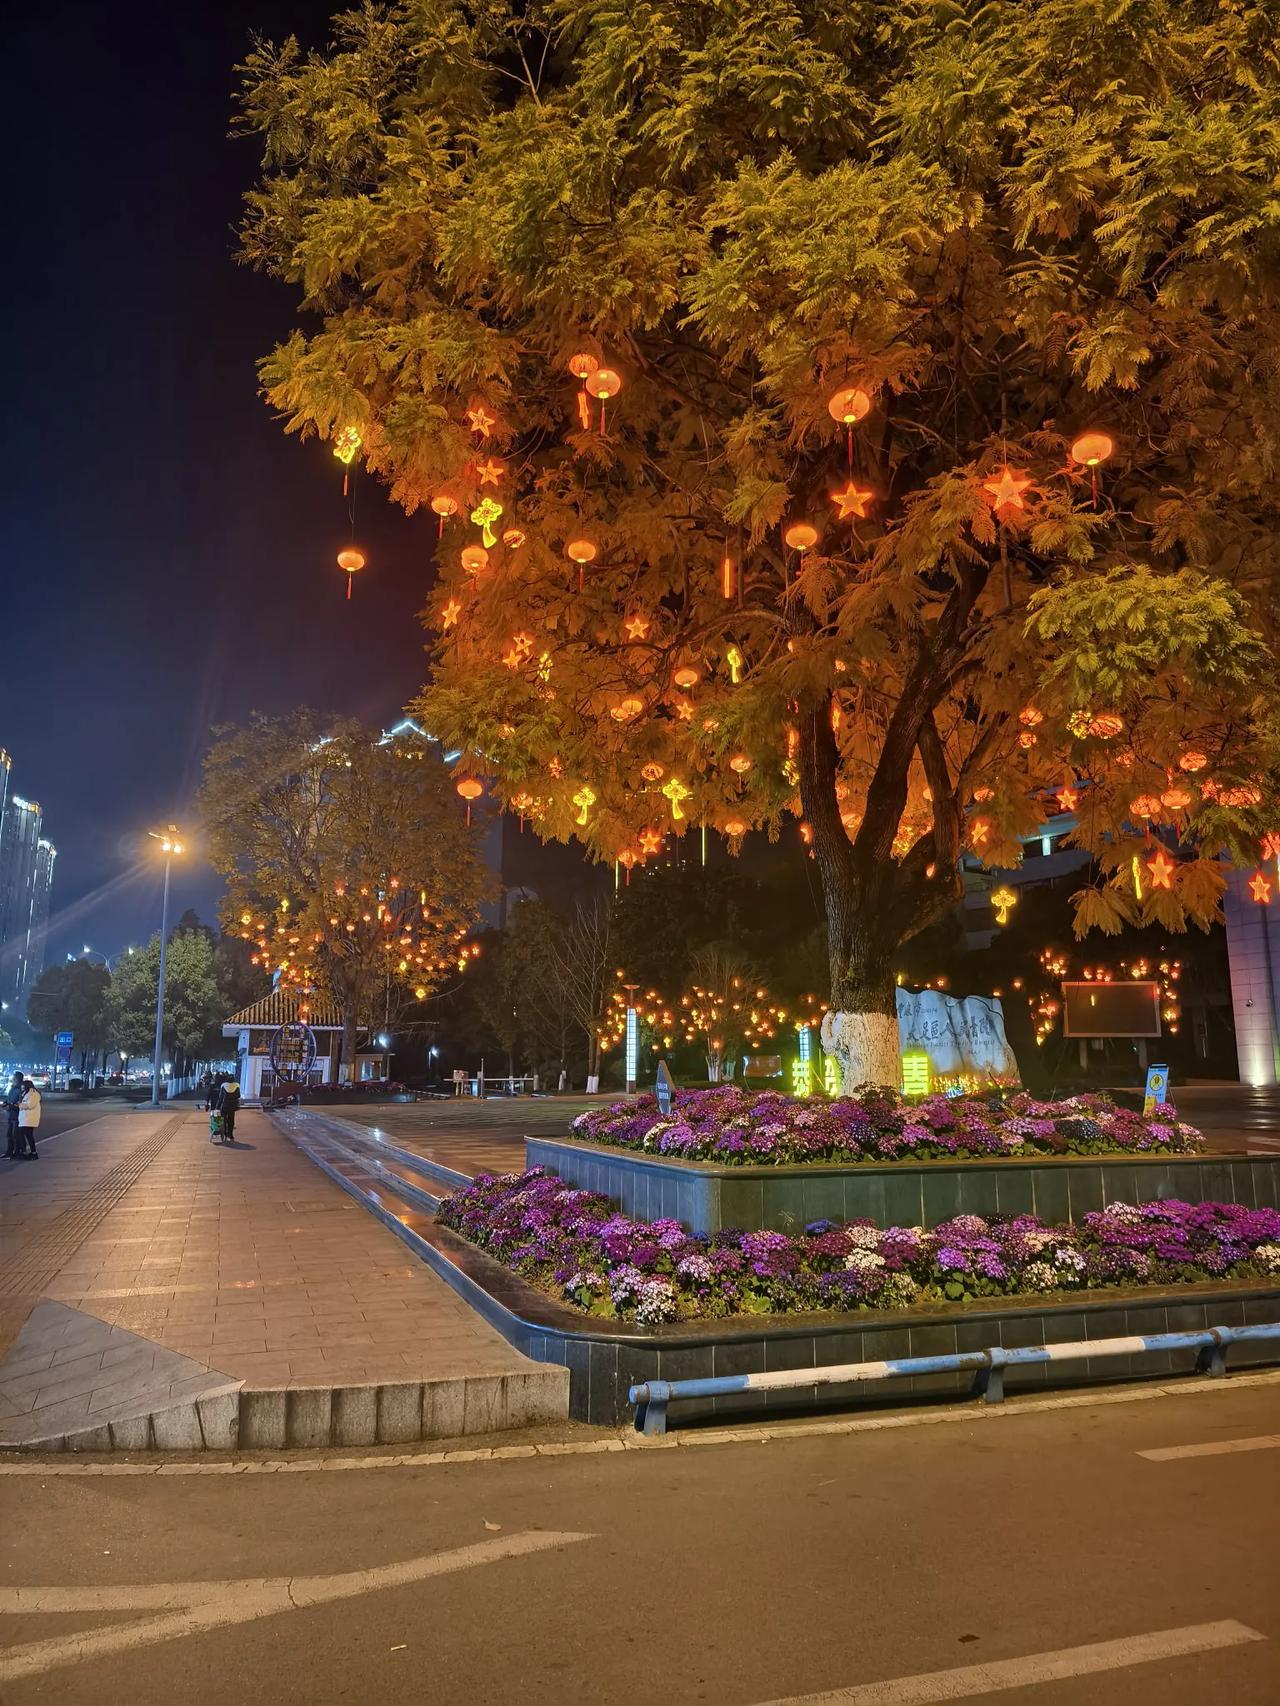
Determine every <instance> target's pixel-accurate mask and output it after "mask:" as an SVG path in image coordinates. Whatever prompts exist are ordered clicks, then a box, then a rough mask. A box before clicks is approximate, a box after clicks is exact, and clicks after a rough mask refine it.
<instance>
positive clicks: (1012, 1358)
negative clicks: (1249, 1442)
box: [628, 1321, 1280, 1434]
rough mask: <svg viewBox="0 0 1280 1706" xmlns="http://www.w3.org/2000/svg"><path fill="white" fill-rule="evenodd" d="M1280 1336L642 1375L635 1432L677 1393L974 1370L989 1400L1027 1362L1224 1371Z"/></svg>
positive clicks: (1256, 1333) (1246, 1331)
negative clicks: (1166, 1355) (1253, 1343)
mask: <svg viewBox="0 0 1280 1706" xmlns="http://www.w3.org/2000/svg"><path fill="white" fill-rule="evenodd" d="M1255 1339H1277V1340H1280V1321H1272V1322H1263V1323H1261V1324H1260V1325H1257V1326H1251V1327H1208V1328H1206V1329H1205V1330H1204V1331H1203V1332H1198V1333H1151V1334H1149V1335H1146V1336H1134V1337H1130V1338H1120V1339H1083V1340H1076V1341H1075V1342H1073V1343H1072V1342H1069V1343H1065V1344H1060V1345H1019V1346H1016V1347H1014V1348H1011V1349H1008V1350H1006V1349H1005V1348H1003V1347H1002V1346H1000V1345H993V1346H992V1347H991V1348H990V1349H989V1350H985V1351H959V1352H957V1353H956V1354H954V1355H951V1356H933V1357H893V1358H890V1360H889V1361H887V1362H850V1363H840V1364H836V1365H833V1366H832V1367H830V1368H785V1369H777V1370H775V1371H774V1372H772V1373H768V1374H722V1375H713V1376H711V1377H709V1378H707V1379H705V1380H647V1381H645V1382H644V1384H643V1385H641V1386H633V1387H631V1389H630V1391H629V1393H628V1397H629V1399H630V1402H631V1403H633V1404H634V1405H635V1406H636V1417H635V1425H636V1431H637V1433H643V1434H664V1433H666V1431H667V1406H668V1404H671V1403H674V1402H676V1401H677V1400H679V1399H681V1398H726V1397H730V1396H732V1395H733V1394H735V1393H739V1392H777V1391H783V1390H785V1389H787V1388H788V1387H803V1386H847V1385H852V1384H854V1383H855V1382H857V1381H862V1380H892V1379H893V1378H894V1377H895V1376H897V1375H910V1374H963V1373H966V1372H968V1371H969V1370H972V1371H973V1374H974V1391H975V1393H978V1394H980V1395H981V1396H982V1397H983V1398H985V1400H986V1401H987V1403H988V1404H998V1403H1000V1402H1001V1400H1002V1399H1003V1398H1004V1371H1005V1369H1006V1368H1015V1367H1017V1366H1019V1365H1021V1364H1024V1363H1041V1362H1070V1361H1080V1360H1082V1359H1084V1358H1086V1357H1087V1358H1088V1359H1089V1361H1090V1362H1092V1361H1094V1360H1096V1359H1100V1358H1103V1357H1118V1356H1141V1355H1143V1354H1144V1353H1146V1352H1149V1351H1179V1350H1194V1351H1196V1352H1197V1353H1198V1354H1197V1357H1196V1364H1195V1366H1196V1368H1197V1369H1198V1370H1200V1371H1202V1372H1205V1373H1208V1374H1210V1375H1218V1376H1221V1375H1225V1374H1226V1372H1227V1349H1228V1347H1229V1346H1230V1345H1237V1344H1241V1343H1243V1342H1244V1341H1246V1340H1255Z"/></svg>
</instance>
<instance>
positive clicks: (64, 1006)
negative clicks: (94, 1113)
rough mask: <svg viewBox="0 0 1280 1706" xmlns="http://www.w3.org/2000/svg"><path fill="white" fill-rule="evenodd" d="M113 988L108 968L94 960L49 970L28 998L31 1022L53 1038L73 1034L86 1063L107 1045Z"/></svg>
mask: <svg viewBox="0 0 1280 1706" xmlns="http://www.w3.org/2000/svg"><path fill="white" fill-rule="evenodd" d="M111 986H112V978H111V973H110V972H109V971H108V970H107V968H106V966H103V965H98V964H97V963H96V962H95V961H92V960H64V961H63V963H62V964H61V965H52V966H46V967H45V968H44V970H43V971H42V972H41V973H40V976H39V977H38V978H37V979H36V982H35V986H34V987H33V989H32V991H31V993H30V995H29V996H28V997H27V1019H28V1021H29V1023H30V1024H31V1026H32V1028H33V1029H34V1030H36V1031H39V1032H41V1033H42V1034H43V1035H45V1036H47V1037H50V1038H52V1037H54V1036H55V1035H56V1034H57V1033H58V1032H59V1031H70V1032H71V1033H72V1034H73V1036H74V1037H75V1047H76V1048H78V1049H79V1050H80V1051H81V1057H82V1060H83V1059H84V1058H87V1057H88V1055H90V1054H95V1053H97V1052H98V1050H100V1049H102V1048H103V1047H104V1046H105V1045H106V1043H107V1014H108V1008H109V1004H110V996H111Z"/></svg>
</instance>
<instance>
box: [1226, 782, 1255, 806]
mask: <svg viewBox="0 0 1280 1706" xmlns="http://www.w3.org/2000/svg"><path fill="white" fill-rule="evenodd" d="M1261 803H1262V789H1261V788H1255V787H1253V786H1252V784H1249V783H1245V784H1243V785H1242V786H1240V787H1237V788H1223V789H1222V791H1221V792H1220V793H1219V795H1218V804H1219V805H1222V806H1257V805H1261Z"/></svg>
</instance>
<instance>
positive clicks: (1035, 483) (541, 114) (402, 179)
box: [242, 0, 1280, 1083]
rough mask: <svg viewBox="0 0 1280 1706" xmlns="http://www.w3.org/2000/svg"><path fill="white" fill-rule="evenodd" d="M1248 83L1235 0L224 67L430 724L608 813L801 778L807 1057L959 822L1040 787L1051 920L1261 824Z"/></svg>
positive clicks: (967, 8)
mask: <svg viewBox="0 0 1280 1706" xmlns="http://www.w3.org/2000/svg"><path fill="white" fill-rule="evenodd" d="M1278 102H1280V64H1278V61H1277V53H1276V44H1275V12H1274V8H1273V7H1271V6H1269V5H1265V4H1259V3H1256V0H1129V3H1128V4H1122V5H1116V4H1114V3H1113V0H1017V3H1016V4H1015V3H1013V0H949V3H944V4H940V3H938V0H859V3H856V4H855V3H854V0H776V3H775V0H766V3H765V4H764V5H763V6H738V7H734V6H726V5H719V4H712V3H710V0H669V3H667V4H663V5H657V6H642V7H630V8H620V7H618V6H617V5H616V4H614V0H554V3H551V4H541V3H538V0H535V3H534V4H531V5H530V4H526V3H523V0H522V3H521V4H519V5H517V4H514V0H494V3H493V4H490V5H486V6H484V7H483V8H472V7H467V6H463V5H460V4H455V3H452V0H415V3H413V4H409V3H404V4H396V5H388V6H376V5H369V6H366V7H364V8H362V9H361V10H359V11H354V12H350V13H347V14H345V15H344V16H342V17H341V18H340V19H339V20H338V23H337V25H336V34H335V38H334V42H333V46H332V48H331V49H330V50H328V51H327V52H324V53H315V54H311V55H304V54H302V53H301V51H300V50H299V48H298V47H297V45H296V43H294V42H291V41H290V42H286V43H285V44H284V45H283V46H281V47H278V48H276V47H269V46H265V45H264V46H260V47H259V48H257V50H256V51H255V52H254V53H253V54H252V56H251V58H250V59H249V61H248V64H247V66H246V67H245V82H244V93H243V105H242V119H243V123H244V126H245V127H246V128H247V129H248V130H250V131H253V132H256V133H258V134H259V135H260V136H261V138H262V140H263V146H264V155H265V169H264V174H263V177H262V180H261V183H260V185H259V186H258V188H256V189H255V190H254V192H253V193H252V194H251V195H250V197H249V205H248V213H247V216H246V219H245V223H244V227H243V248H244V253H245V255H246V257H247V258H248V259H249V260H250V261H251V262H252V263H254V264H255V265H258V266H260V267H263V268H265V269H266V270H268V271H269V272H271V273H273V274H275V275H276V276H278V277H280V278H281V279H283V280H285V281H287V282H288V283H289V284H290V285H291V286H293V287H294V289H295V291H296V292H297V294H298V296H299V299H300V305H301V309H302V312H303V314H304V316H305V324H304V325H303V326H302V327H300V328H299V329H297V330H296V331H295V332H294V333H293V334H292V335H291V336H290V337H289V338H288V339H287V340H286V341H285V342H284V343H283V344H282V345H281V346H280V347H279V348H278V349H276V350H275V352H274V353H273V354H272V355H270V356H269V357H268V358H267V359H266V360H265V362H264V363H263V367H262V377H263V382H264V388H265V391H266V395H267V397H268V400H269V401H270V403H271V405H272V406H273V407H274V408H276V409H277V410H279V411H281V412H282V413H283V415H284V416H285V417H286V419H287V423H288V427H289V429H290V430H293V431H297V432H300V433H301V434H302V435H303V436H304V437H305V436H307V435H309V434H318V435H319V436H320V438H321V439H323V440H332V441H337V444H338V448H343V449H346V450H348V451H349V450H351V449H352V448H353V446H354V444H355V441H356V440H357V439H358V440H359V457H360V460H361V461H362V462H363V465H364V466H365V467H366V468H367V469H368V471H369V473H371V474H372V475H374V476H375V477H377V478H378V479H381V480H383V481H385V482H386V484H387V485H388V487H389V488H390V491H391V494H392V496H393V497H394V498H395V499H396V500H397V501H398V502H400V503H401V504H403V505H404V507H405V508H406V509H407V510H409V511H413V510H416V509H418V508H419V507H420V506H427V505H428V504H431V503H432V502H433V501H434V505H435V513H429V514H428V515H426V516H425V517H424V522H423V527H424V539H430V538H431V537H432V535H433V533H434V530H435V528H436V526H437V522H436V516H437V515H439V516H440V518H441V525H442V527H443V543H442V547H441V549H440V551H439V553H438V569H439V573H438V579H437V586H436V589H435V591H434V593H433V595H432V598H431V601H430V608H429V612H428V615H429V621H430V625H431V627H432V629H433V630H434V633H435V640H434V645H433V675H432V681H431V684H430V687H429V689H428V690H427V692H426V694H425V696H424V699H423V706H422V711H423V715H424V716H425V717H426V718H427V719H428V721H429V726H430V727H431V728H432V729H433V730H434V731H435V732H437V733H438V734H439V735H440V736H441V737H442V738H444V739H448V740H449V741H451V742H454V743H456V744H458V745H459V746H460V747H462V748H463V750H464V754H465V757H464V762H465V763H467V764H469V765H473V766H474V767H475V768H476V770H477V771H479V772H481V773H484V774H486V775H489V776H491V777H492V778H493V780H494V785H495V787H496V789H497V791H498V793H499V794H500V796H501V797H502V798H503V799H504V800H506V801H508V802H510V803H512V804H513V805H514V806H515V807H516V809H517V810H520V811H522V812H524V813H525V814H526V815H529V816H531V817H532V819H533V820H534V822H535V824H536V826H537V827H538V829H539V831H540V832H541V833H542V834H544V835H554V836H570V835H576V836H579V837H580V838H581V839H583V840H584V841H585V842H587V844H588V845H589V846H590V847H591V848H592V849H593V850H594V851H595V852H596V853H597V854H598V855H599V856H600V857H602V858H605V859H609V860H614V859H621V860H623V861H624V862H626V863H631V862H634V861H636V860H639V859H643V858H645V857H647V856H649V855H651V854H652V853H653V852H654V851H655V850H656V849H657V848H658V847H659V846H660V845H661V842H662V840H663V838H664V837H665V836H666V835H668V834H670V833H673V832H674V833H676V834H682V833H685V832H686V831H687V830H688V829H689V828H690V827H692V826H697V825H709V826H711V828H713V829H715V830H718V831H720V832H721V833H722V834H723V835H725V836H726V838H727V839H728V840H729V843H730V845H731V846H736V845H737V843H738V841H739V839H740V837H741V834H742V833H743V831H744V829H745V828H747V827H749V826H753V825H765V826H767V827H768V828H769V829H770V831H771V832H772V833H777V832H778V830H779V828H780V826H782V825H783V824H785V822H786V821H787V814H788V813H791V814H794V816H796V817H798V818H799V819H800V820H801V828H802V832H803V834H804V836H805V838H806V840H807V842H808V843H809V844H810V845H811V847H812V851H813V854H814V856H815V858H816V862H817V870H818V873H819V876H820V879H821V884H822V889H823V894H824V898H825V906H826V917H827V926H828V946H829V959H830V979H831V983H830V995H831V1003H832V1007H833V1012H832V1014H831V1015H830V1016H829V1019H828V1023H827V1026H826V1037H827V1040H828V1043H829V1045H830V1046H832V1047H834V1048H836V1049H838V1050H839V1051H840V1052H841V1053H842V1054H843V1056H844V1062H845V1073H846V1080H847V1082H849V1083H855V1082H857V1081H859V1080H863V1079H872V1080H877V1081H879V1082H893V1081H896V1079H897V1076H898V1062H897V1026H896V1020H895V1018H894V993H893V977H892V964H893V957H894V953H895V950H896V949H897V948H898V946H899V945H900V943H901V942H902V941H903V940H904V939H906V938H908V937H910V936H911V935H912V934H913V933H914V932H916V931H918V930H920V929H921V928H922V927H924V926H926V925H927V924H928V923H930V922H931V921H932V920H934V919H936V918H938V917H940V916H941V915H942V914H944V913H945V912H946V911H947V910H948V909H950V908H951V907H952V906H953V905H954V904H955V902H956V899H957V897H958V895H959V892H960V888H959V879H958V876H957V860H958V857H959V856H960V854H961V853H962V851H964V850H965V849H966V848H968V849H970V850H972V851H973V852H975V853H976V854H977V855H978V856H979V857H980V858H981V859H983V860H985V861H986V862H987V863H988V864H989V865H990V866H992V867H994V868H998V867H1001V866H1008V865H1011V864H1013V863H1015V862H1016V860H1017V858H1018V856H1019V855H1018V841H1017V836H1018V833H1019V831H1025V830H1028V829H1030V828H1031V827H1032V826H1034V824H1035V823H1036V822H1037V821H1038V820H1039V819H1040V818H1041V817H1042V816H1043V815H1044V813H1045V810H1046V802H1050V803H1051V804H1052V806H1053V807H1054V808H1055V809H1056V808H1057V807H1062V808H1066V809H1075V808H1077V807H1078V812H1079V816H1078V827H1077V829H1076V831H1075V836H1076V839H1077V840H1078V841H1079V842H1080V843H1081V844H1083V845H1085V846H1087V847H1088V848H1089V849H1090V850H1091V851H1092V852H1093V853H1094V854H1095V855H1096V856H1097V860H1098V866H1097V869H1098V872H1099V879H1098V883H1097V885H1096V886H1094V887H1091V888H1088V889H1086V890H1085V891H1082V894H1081V896H1080V904H1079V913H1078V923H1079V925H1080V926H1081V927H1082V928H1084V927H1088V926H1090V925H1100V926H1101V927H1103V928H1104V929H1115V928H1119V927H1120V926H1121V925H1122V924H1123V923H1124V922H1125V921H1140V920H1144V919H1150V920H1154V921H1156V922H1158V923H1160V924H1162V925H1165V926H1167V927H1171V928H1179V927H1183V926H1185V923H1186V921H1187V920H1188V919H1195V920H1197V921H1201V922H1203V921H1206V920H1208V919H1209V918H1211V917H1212V916H1213V915H1214V914H1215V911H1216V909H1217V905H1218V900H1219V895H1220V892H1221V887H1222V880H1223V879H1222V874H1221V870H1220V866H1219V863H1218V856H1219V854H1220V853H1221V852H1223V851H1225V852H1227V853H1228V854H1230V855H1231V856H1233V857H1235V858H1237V859H1240V860H1248V861H1250V862H1252V861H1253V860H1256V859H1257V857H1258V855H1259V850H1260V849H1259V843H1260V839H1261V838H1262V837H1263V836H1264V835H1265V833H1266V832H1267V831H1268V830H1270V829H1271V828H1272V827H1273V826H1274V823H1275V818H1274V816H1273V802H1274V787H1273V780H1274V775H1275V765H1276V747H1277V726H1276V723H1277V714H1276V704H1277V696H1276V693H1275V686H1276V675H1277V671H1276V659H1275V651H1274V640H1275V633H1274V625H1273V615H1274V591H1275V586H1276V579H1277V575H1276V570H1277V550H1278V546H1277V537H1278V534H1277V527H1276V521H1277V514H1276V497H1275V491H1276V462H1277V448H1278V446H1280V361H1278V359H1277V357H1278V354H1280V316H1278V315H1277V285H1278V284H1280V201H1278V200H1277V198H1276V195H1275V181H1276V175H1277V170H1278V169H1280V127H1278V126H1277V124H1276V111H1277V103H1278ZM580 380H581V381H582V383H580ZM1086 431H1093V432H1095V433H1101V434H1102V435H1104V437H1105V439H1107V440H1109V441H1110V452H1109V454H1106V452H1107V445H1106V444H1105V443H1102V444H1096V443H1095V445H1094V446H1093V447H1092V448H1091V447H1089V446H1087V445H1078V440H1079V439H1080V437H1081V436H1082V435H1083V434H1084V433H1085V432H1086ZM1073 445H1078V448H1077V449H1076V450H1075V451H1074V453H1073V449H1072V447H1073ZM1098 453H1104V454H1103V460H1102V461H1101V462H1100V464H1099V465H1097V466H1093V467H1091V466H1089V464H1090V462H1091V461H1096V460H1097V454H1098ZM499 505H500V506H501V513H500V514H499V513H496V506H499ZM481 527H483V528H484V529H485V533H484V534H483V535H482V533H481V532H480V528H481ZM1153 824H1154V825H1155V826H1156V830H1155V833H1156V834H1157V835H1158V836H1160V837H1162V838H1163V840H1162V841H1155V840H1153V839H1152V838H1151V837H1152V830H1151V826H1152V825H1153ZM790 833H793V834H794V833H795V830H794V828H793V829H792V830H791V831H790ZM1166 844H1167V845H1166Z"/></svg>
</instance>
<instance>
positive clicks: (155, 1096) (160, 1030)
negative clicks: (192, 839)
mask: <svg viewBox="0 0 1280 1706" xmlns="http://www.w3.org/2000/svg"><path fill="white" fill-rule="evenodd" d="M147 834H148V835H149V836H150V837H151V839H152V840H153V841H158V842H159V843H160V851H161V852H162V853H163V854H164V900H163V901H162V902H161V905H160V976H159V978H158V979H157V980H156V1046H155V1049H154V1050H153V1052H152V1056H151V1106H152V1107H153V1108H158V1107H159V1106H160V1054H161V1050H162V1049H163V1047H164V966H165V957H166V955H167V953H168V949H169V869H170V867H171V865H172V864H173V860H174V856H175V855H176V854H180V853H181V852H182V836H181V834H180V833H179V831H178V826H177V824H176V823H171V824H170V825H169V827H168V829H149V830H148V831H147Z"/></svg>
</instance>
